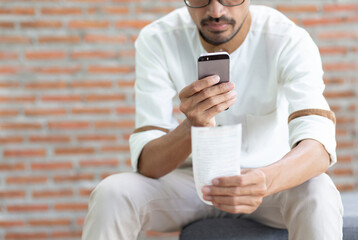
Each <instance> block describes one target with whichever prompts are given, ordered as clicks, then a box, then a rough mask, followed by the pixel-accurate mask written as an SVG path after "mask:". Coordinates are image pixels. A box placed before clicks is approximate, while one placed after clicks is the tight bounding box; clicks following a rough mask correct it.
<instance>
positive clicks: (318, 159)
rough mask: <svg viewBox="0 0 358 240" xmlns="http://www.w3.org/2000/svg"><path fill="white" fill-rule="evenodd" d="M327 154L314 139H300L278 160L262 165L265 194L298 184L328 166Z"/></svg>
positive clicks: (316, 174) (323, 170) (321, 171)
mask: <svg viewBox="0 0 358 240" xmlns="http://www.w3.org/2000/svg"><path fill="white" fill-rule="evenodd" d="M329 162H330V158H329V154H328V153H327V151H326V150H325V148H324V147H323V145H322V144H321V143H319V142H317V141H315V140H311V139H307V140H303V141H301V142H300V143H299V144H298V145H297V146H296V147H295V148H293V149H292V150H291V151H290V152H289V153H287V154H286V155H285V156H284V157H283V158H282V159H281V160H279V161H278V162H276V163H274V164H272V165H269V166H266V167H263V168H262V169H261V170H262V171H263V172H264V173H265V174H266V181H267V195H271V194H274V193H276V192H280V191H283V190H286V189H289V188H292V187H295V186H298V185H300V184H302V183H304V182H305V181H307V180H309V179H311V178H312V177H315V176H318V175H319V174H321V173H323V172H325V171H326V170H327V168H328V167H329Z"/></svg>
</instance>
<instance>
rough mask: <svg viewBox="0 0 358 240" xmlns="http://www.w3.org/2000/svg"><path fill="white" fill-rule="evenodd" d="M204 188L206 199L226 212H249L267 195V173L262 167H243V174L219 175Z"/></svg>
mask: <svg viewBox="0 0 358 240" xmlns="http://www.w3.org/2000/svg"><path fill="white" fill-rule="evenodd" d="M212 183H213V185H211V186H204V187H203V188H202V192H203V197H204V200H207V201H210V202H212V203H213V205H214V206H215V207H216V208H218V209H220V210H222V211H225V212H230V213H244V214H249V213H252V212H254V211H255V210H256V209H257V208H258V207H259V206H260V204H261V202H262V200H263V198H264V197H265V196H267V179H266V175H265V173H264V172H263V171H261V170H260V169H242V170H241V175H237V176H231V177H219V178H215V179H213V181H212Z"/></svg>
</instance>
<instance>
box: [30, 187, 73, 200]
mask: <svg viewBox="0 0 358 240" xmlns="http://www.w3.org/2000/svg"><path fill="white" fill-rule="evenodd" d="M32 197H33V198H56V199H57V198H61V197H73V190H72V189H59V190H38V191H33V192H32Z"/></svg>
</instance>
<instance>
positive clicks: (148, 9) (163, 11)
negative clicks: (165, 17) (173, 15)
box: [135, 6, 175, 14]
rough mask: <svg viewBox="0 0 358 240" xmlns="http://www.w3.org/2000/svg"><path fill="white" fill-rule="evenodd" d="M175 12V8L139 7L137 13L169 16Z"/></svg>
mask: <svg viewBox="0 0 358 240" xmlns="http://www.w3.org/2000/svg"><path fill="white" fill-rule="evenodd" d="M173 10H175V8H174V7H153V6H151V7H137V8H136V10H135V11H136V13H152V14H167V13H170V12H172V11H173Z"/></svg>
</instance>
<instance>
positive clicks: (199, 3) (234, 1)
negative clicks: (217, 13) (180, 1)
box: [184, 0, 245, 8]
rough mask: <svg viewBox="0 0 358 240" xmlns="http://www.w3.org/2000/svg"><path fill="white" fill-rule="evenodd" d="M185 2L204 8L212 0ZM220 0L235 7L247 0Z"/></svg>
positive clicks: (225, 4)
mask: <svg viewBox="0 0 358 240" xmlns="http://www.w3.org/2000/svg"><path fill="white" fill-rule="evenodd" d="M184 2H185V4H186V5H187V6H188V7H190V8H202V7H206V6H208V5H209V4H210V0H184ZM219 2H220V3H221V5H223V6H225V7H235V6H239V5H241V4H243V3H244V2H245V0H219Z"/></svg>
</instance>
